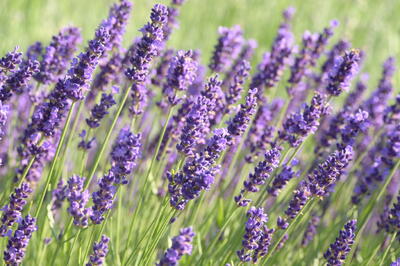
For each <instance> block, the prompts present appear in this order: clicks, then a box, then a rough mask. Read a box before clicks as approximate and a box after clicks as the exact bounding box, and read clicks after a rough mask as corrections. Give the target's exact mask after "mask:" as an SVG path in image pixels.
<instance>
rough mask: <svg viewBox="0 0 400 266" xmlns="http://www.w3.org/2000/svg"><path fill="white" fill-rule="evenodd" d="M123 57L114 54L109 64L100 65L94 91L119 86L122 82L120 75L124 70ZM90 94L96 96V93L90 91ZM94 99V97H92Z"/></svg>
mask: <svg viewBox="0 0 400 266" xmlns="http://www.w3.org/2000/svg"><path fill="white" fill-rule="evenodd" d="M122 59H123V58H122V56H121V54H120V53H118V52H116V53H114V54H113V55H112V56H111V57H110V59H109V60H108V61H107V63H105V64H103V65H100V72H99V73H98V74H97V75H96V77H95V78H94V80H93V84H92V87H93V89H100V90H105V89H107V87H109V86H110V85H111V84H113V83H114V84H118V83H119V82H120V75H121V71H122V69H123V65H122ZM89 93H90V94H94V91H90V92H89ZM90 96H91V97H93V95H90Z"/></svg>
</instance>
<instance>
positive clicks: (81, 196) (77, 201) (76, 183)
mask: <svg viewBox="0 0 400 266" xmlns="http://www.w3.org/2000/svg"><path fill="white" fill-rule="evenodd" d="M84 181H85V178H84V177H79V176H72V177H70V178H69V180H68V196H67V198H68V201H69V203H70V206H69V207H68V212H69V214H70V215H71V216H72V217H73V218H74V224H75V225H76V226H79V227H87V226H88V219H89V216H90V214H91V209H89V208H86V204H87V203H88V201H89V197H90V194H89V191H88V190H83V185H84Z"/></svg>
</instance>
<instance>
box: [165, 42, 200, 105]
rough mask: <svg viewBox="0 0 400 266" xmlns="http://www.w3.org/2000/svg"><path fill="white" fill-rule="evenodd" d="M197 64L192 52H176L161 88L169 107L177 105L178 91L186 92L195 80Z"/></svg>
mask: <svg viewBox="0 0 400 266" xmlns="http://www.w3.org/2000/svg"><path fill="white" fill-rule="evenodd" d="M196 70H197V62H196V61H195V60H193V52H192V51H190V50H189V51H178V52H177V55H176V56H174V57H173V58H172V60H171V63H170V67H169V69H168V74H167V81H166V83H165V86H164V88H163V92H164V94H166V96H167V97H168V101H169V103H170V104H171V105H176V104H178V103H179V101H180V99H179V98H178V95H177V92H178V91H186V90H187V89H188V88H189V86H190V85H191V84H192V83H193V81H194V80H195V78H196Z"/></svg>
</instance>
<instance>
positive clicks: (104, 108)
mask: <svg viewBox="0 0 400 266" xmlns="http://www.w3.org/2000/svg"><path fill="white" fill-rule="evenodd" d="M114 104H116V102H115V100H114V97H113V95H112V93H110V94H106V93H103V94H102V95H101V100H100V103H99V104H96V105H95V106H94V107H93V108H92V111H91V114H92V115H91V116H90V118H87V119H86V123H87V125H88V126H89V127H90V128H97V127H99V126H100V121H101V120H102V119H103V118H104V116H106V115H107V114H108V109H110V108H111V107H112V106H113V105H114Z"/></svg>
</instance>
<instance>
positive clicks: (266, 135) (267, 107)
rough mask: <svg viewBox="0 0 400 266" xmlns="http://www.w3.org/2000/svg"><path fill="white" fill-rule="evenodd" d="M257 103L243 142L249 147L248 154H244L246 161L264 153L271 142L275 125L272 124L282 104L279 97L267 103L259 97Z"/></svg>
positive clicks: (249, 161)
mask: <svg viewBox="0 0 400 266" xmlns="http://www.w3.org/2000/svg"><path fill="white" fill-rule="evenodd" d="M259 103H260V106H259V108H258V110H257V113H256V115H255V117H254V120H253V124H252V126H251V127H250V130H249V133H248V135H247V140H246V142H245V143H246V146H248V147H249V149H250V150H249V154H248V155H246V162H248V163H251V162H253V161H254V160H255V159H256V158H257V157H259V156H260V155H261V154H262V153H264V151H265V150H266V149H267V147H268V145H269V144H271V143H272V141H273V137H274V132H275V127H274V126H273V125H272V124H273V121H274V119H275V118H276V117H277V116H278V114H279V112H280V110H281V108H282V106H283V101H282V100H281V99H275V100H273V101H272V102H271V103H269V104H268V103H267V102H266V100H265V99H261V100H259Z"/></svg>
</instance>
